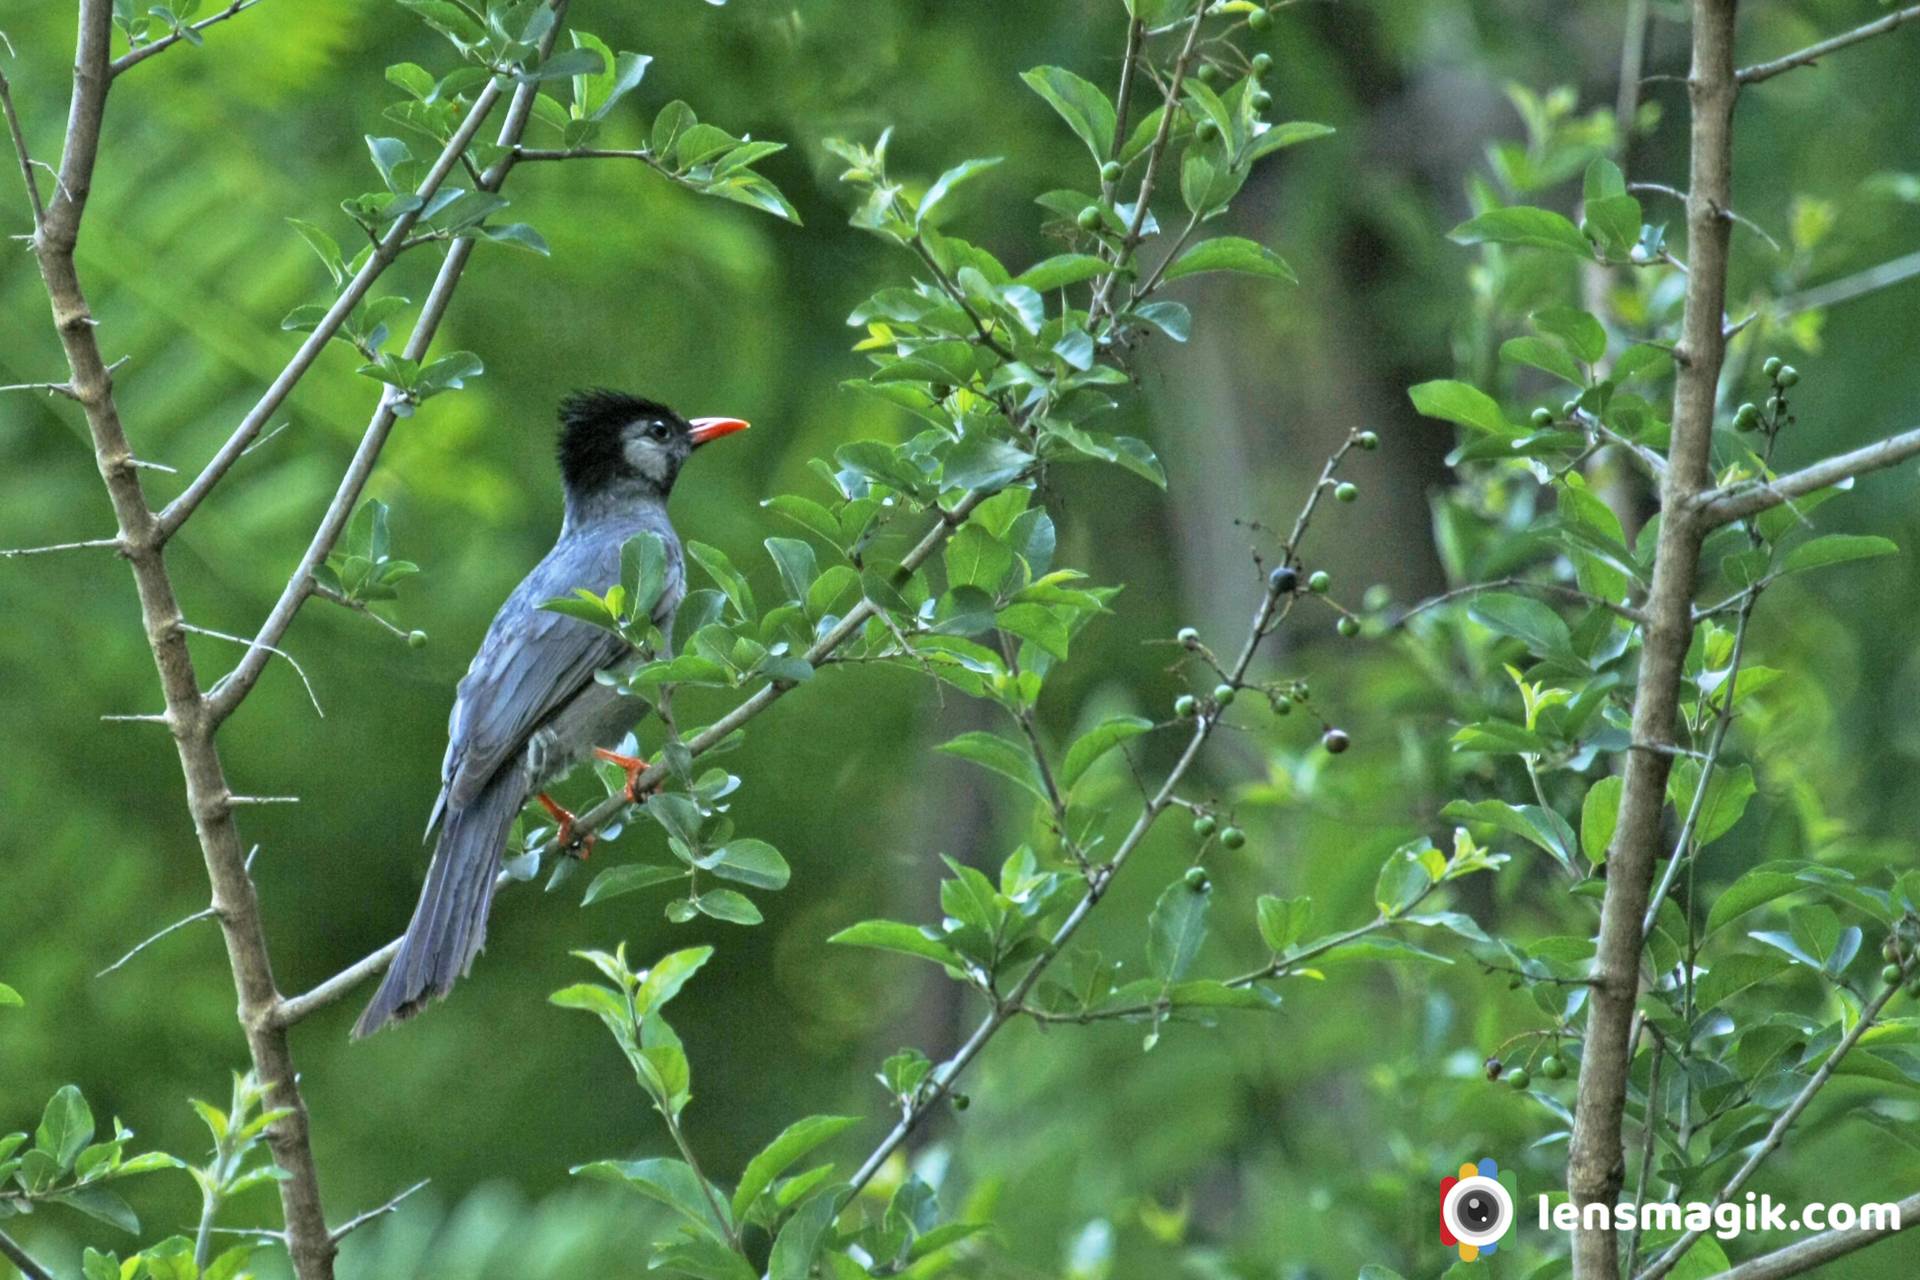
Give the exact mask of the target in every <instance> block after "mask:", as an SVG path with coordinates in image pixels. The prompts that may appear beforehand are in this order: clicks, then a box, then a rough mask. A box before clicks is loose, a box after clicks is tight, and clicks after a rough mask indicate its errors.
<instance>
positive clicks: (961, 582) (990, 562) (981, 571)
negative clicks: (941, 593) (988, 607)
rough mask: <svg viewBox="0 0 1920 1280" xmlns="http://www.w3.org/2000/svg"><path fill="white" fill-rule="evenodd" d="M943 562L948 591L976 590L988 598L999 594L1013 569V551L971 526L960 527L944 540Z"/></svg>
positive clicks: (984, 531) (979, 527)
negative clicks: (1002, 583) (1001, 584)
mask: <svg viewBox="0 0 1920 1280" xmlns="http://www.w3.org/2000/svg"><path fill="white" fill-rule="evenodd" d="M943 558H944V560H945V562H946V566H947V585H948V586H949V587H978V588H980V589H981V590H982V591H984V592H986V593H987V594H988V595H993V594H995V593H996V592H998V591H999V589H1000V583H1001V580H1002V579H1004V578H1005V577H1006V576H1007V571H1008V570H1009V569H1011V568H1013V549H1012V548H1011V547H1009V546H1007V545H1006V543H1004V542H1002V541H1000V540H999V539H998V538H996V537H994V536H993V535H992V534H991V533H988V532H987V531H986V529H985V528H984V527H983V526H981V525H977V524H973V523H968V524H964V525H962V526H960V529H959V531H958V532H957V533H955V534H954V535H953V537H952V538H950V539H948V540H947V546H946V551H945V552H944V556H943Z"/></svg>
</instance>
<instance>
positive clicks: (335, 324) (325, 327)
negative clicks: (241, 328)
mask: <svg viewBox="0 0 1920 1280" xmlns="http://www.w3.org/2000/svg"><path fill="white" fill-rule="evenodd" d="M524 87H525V86H522V88H524ZM500 92H501V90H500V86H499V83H498V82H497V81H494V80H489V81H488V82H487V84H486V87H484V88H483V89H481V90H480V92H479V93H477V94H476V95H474V99H473V105H472V106H471V107H469V108H468V109H467V114H466V117H465V118H464V119H462V120H461V122H460V127H459V128H457V129H455V130H454V132H453V136H452V137H451V138H449V139H448V140H447V144H446V146H444V147H442V148H441V150H440V154H439V156H438V157H437V158H436V159H435V160H434V162H433V165H432V167H431V168H429V169H428V170H427V173H426V176H425V177H423V178H422V179H421V180H420V185H419V186H418V187H416V188H415V189H414V192H413V194H414V195H416V196H418V197H419V198H420V201H421V202H422V205H423V204H424V203H425V202H427V201H430V200H431V199H432V197H433V195H434V193H435V192H437V191H439V189H440V186H441V184H442V183H443V182H444V181H445V180H446V178H447V175H448V174H449V173H451V172H452V171H453V168H454V166H455V165H456V164H457V163H458V162H459V159H460V157H461V156H462V155H464V154H465V153H466V150H467V147H468V145H469V144H470V143H472V141H473V139H474V135H475V134H477V133H478V132H479V130H480V126H481V125H482V124H484V123H485V122H486V118H487V116H488V114H489V113H491V112H492V110H493V105H494V103H495V102H496V101H498V100H499V97H500ZM516 97H517V91H516ZM515 136H518V135H517V134H516V135H515ZM501 172H502V175H503V176H504V173H505V170H504V169H502V171H501ZM496 185H497V184H496ZM422 205H416V206H415V207H414V208H413V209H412V210H411V211H409V212H407V213H404V214H402V215H400V216H399V217H398V218H395V219H394V220H393V225H392V226H391V227H389V228H388V230H387V233H386V236H385V237H384V238H383V239H382V240H381V241H380V242H379V244H378V245H377V246H376V247H375V249H374V251H373V253H372V254H371V255H370V256H369V257H368V258H367V260H366V262H365V263H364V264H362V265H361V267H360V270H358V271H357V272H355V273H354V276H353V279H351V280H349V281H347V283H346V285H345V287H344V288H342V289H341V291H340V296H339V297H337V298H335V299H334V301H333V305H331V306H330V307H328V308H327V313H326V315H324V316H322V317H321V318H320V320H319V322H318V323H317V324H315V325H314V327H313V331H312V332H311V333H309V334H308V335H307V336H306V338H305V340H304V341H302V342H301V344H300V346H299V349H298V350H296V351H295V352H294V353H293V358H292V359H290V360H288V361H287V363H286V367H284V368H283V369H281V370H280V373H279V376H277V377H276V378H274V380H273V382H272V383H271V384H270V385H269V386H268V387H267V389H266V391H265V392H263V393H262V394H261V396H260V399H259V400H258V401H257V402H256V403H255V404H254V406H253V408H251V409H249V410H247V414H246V416H245V417H244V418H242V419H241V420H240V425H239V426H237V427H235V428H234V429H233V434H232V435H230V436H228V437H227V439H226V442H225V443H224V444H222V445H221V446H220V448H219V450H218V451H216V452H215V453H214V455H213V457H212V458H211V459H210V460H209V461H208V462H207V465H206V466H205V467H203V468H202V469H201V471H200V474H199V475H197V476H195V477H194V478H193V482H192V483H191V484H189V485H188V486H187V487H186V488H185V489H184V490H182V491H181V494H180V496H179V497H177V498H175V499H174V500H173V501H172V502H170V503H168V504H167V506H166V509H165V510H164V511H162V512H161V513H160V518H159V524H158V536H159V538H160V539H161V540H162V541H165V540H166V539H167V538H170V537H172V536H173V534H174V533H175V532H176V531H177V530H178V529H179V528H180V526H181V525H182V524H185V523H186V521H187V519H188V518H189V517H190V516H192V515H193V513H194V510H195V509H196V508H197V507H199V505H200V504H201V503H202V502H203V501H205V500H206V497H207V495H208V494H209V493H211V492H212V491H213V487H214V486H215V485H217V484H219V483H220V480H221V478H222V477H223V476H225V475H226V474H227V472H228V470H230V469H231V468H232V466H233V464H234V463H235V462H237V461H239V460H240V455H242V454H243V453H245V452H246V451H247V447H248V446H249V445H251V444H252V443H253V439H254V437H255V436H257V435H259V434H260V432H261V430H262V429H263V428H264V427H265V426H266V425H267V420H268V419H270V418H271V417H272V416H273V415H274V414H275V413H277V412H278V411H279V409H280V406H281V405H282V404H283V403H285V401H286V398H287V397H288V396H289V395H291V394H292V393H293V389H294V387H296V386H298V385H299V383H300V380H301V379H302V378H304V377H306V375H307V370H309V369H311V368H312V367H313V363H314V361H316V360H318V359H319V358H320V353H321V352H322V351H324V350H325V349H326V346H327V344H328V343H329V342H331V341H332V340H333V337H334V335H335V334H336V333H338V332H339V330H340V326H341V325H343V324H345V323H346V321H347V317H348V316H349V315H351V314H352V313H353V309H354V308H355V307H357V306H359V305H360V302H361V300H362V299H363V298H365V297H366V296H367V293H368V291H369V290H371V289H372V288H373V286H374V283H375V282H376V281H378V280H379V279H380V276H381V274H382V273H383V272H385V271H386V269H387V268H388V267H389V266H391V265H392V264H393V260H394V259H395V258H397V257H398V256H399V255H400V250H401V248H402V247H403V246H404V245H405V244H406V241H407V236H408V234H409V233H410V232H411V231H412V230H413V227H414V224H415V223H416V222H418V221H419V218H420V214H421V212H422ZM461 243H463V244H468V245H471V243H472V242H471V241H462V242H461ZM456 247H457V246H456ZM469 251H470V250H469ZM449 260H451V255H449ZM462 261H463V262H464V256H463V258H462ZM442 271H443V272H444V271H445V268H444V267H442ZM456 274H457V273H456ZM424 319H425V317H424V316H423V317H422V320H423V321H424ZM429 331H431V330H429ZM415 332H416V333H417V332H419V327H418V325H416V327H415ZM410 345H411V344H410ZM407 354H408V356H409V357H410V358H413V359H418V358H419V357H418V354H417V353H415V352H412V351H409V352H408V353H407Z"/></svg>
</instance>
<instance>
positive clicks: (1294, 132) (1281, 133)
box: [1242, 120, 1334, 164]
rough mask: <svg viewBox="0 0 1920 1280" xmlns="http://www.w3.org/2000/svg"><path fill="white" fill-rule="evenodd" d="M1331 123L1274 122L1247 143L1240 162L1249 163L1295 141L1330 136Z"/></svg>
mask: <svg viewBox="0 0 1920 1280" xmlns="http://www.w3.org/2000/svg"><path fill="white" fill-rule="evenodd" d="M1333 132H1334V130H1333V126H1332V125H1325V124H1315V123H1314V122H1313V121H1311V120H1289V121H1287V122H1286V123H1285V124H1276V125H1274V126H1273V127H1272V128H1270V129H1266V130H1263V131H1262V132H1260V133H1257V134H1255V135H1254V137H1253V141H1252V142H1250V143H1248V144H1247V150H1246V154H1245V155H1244V156H1243V157H1242V163H1246V164H1251V163H1252V162H1253V161H1255V160H1258V159H1259V158H1260V157H1262V156H1264V155H1270V154H1272V153H1273V152H1275V151H1278V150H1280V149H1281V148H1282V147H1291V146H1293V145H1294V144H1295V143H1300V142H1311V141H1313V140H1314V139H1315V138H1326V137H1330V136H1332V134H1333Z"/></svg>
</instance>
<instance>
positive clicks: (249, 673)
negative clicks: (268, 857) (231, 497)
mask: <svg viewBox="0 0 1920 1280" xmlns="http://www.w3.org/2000/svg"><path fill="white" fill-rule="evenodd" d="M566 6H567V0H554V4H553V8H554V10H555V12H556V13H558V14H560V15H561V16H563V17H564V16H565V12H566ZM559 29H560V24H559V23H558V22H555V24H554V26H553V28H552V29H551V30H549V31H548V32H547V35H546V37H545V39H544V40H542V42H541V56H542V57H547V56H549V54H550V53H551V51H552V46H553V41H554V36H555V34H556V33H557V32H558V31H559ZM493 87H494V86H493V85H492V84H491V83H489V85H488V88H487V90H483V91H482V94H481V96H482V97H485V96H486V93H487V92H488V91H491V90H493ZM537 89H538V85H537V83H535V84H523V85H521V86H520V87H519V88H517V89H515V90H514V94H513V100H512V102H511V103H510V104H509V105H508V107H507V115H506V119H505V120H504V121H502V123H501V126H500V133H499V138H498V142H497V145H498V146H499V147H500V149H501V150H502V151H503V152H504V154H503V155H502V156H501V157H500V159H499V160H497V161H496V162H495V163H494V165H493V167H492V168H490V169H488V170H487V172H486V173H485V174H484V175H483V176H482V179H481V181H480V182H479V183H478V184H477V185H478V188H479V189H480V190H483V191H498V190H499V189H500V185H501V184H502V183H503V182H505V181H506V180H507V175H508V174H509V173H511V172H512V170H513V164H514V159H515V154H514V150H513V149H514V147H515V146H516V145H517V144H518V143H519V141H520V136H521V134H522V133H524V132H525V131H526V127H527V121H528V119H529V118H530V117H531V116H532V113H533V98H534V95H535V93H536V92H537ZM474 106H475V109H474V110H473V111H471V112H469V113H468V119H467V122H466V123H469V124H472V125H474V126H476V127H477V126H478V123H479V117H480V116H481V115H483V114H484V112H482V111H481V110H480V103H479V102H478V101H477V100H476V102H475V104H474ZM462 127H463V128H464V127H465V125H464V124H463V126H462ZM455 141H456V142H460V146H459V147H457V148H456V147H454V146H453V144H452V143H449V144H448V149H447V151H444V152H442V153H441V159H442V160H443V161H445V162H446V164H447V165H448V166H451V164H452V163H453V161H452V156H453V155H454V154H457V153H458V152H460V151H464V150H465V147H466V143H465V142H464V141H461V140H460V139H459V138H458V137H456V138H455ZM429 177H431V175H429ZM395 225H396V227H398V226H399V224H397V223H396V224H395ZM400 230H401V231H402V232H404V228H400ZM395 243H396V244H397V241H395ZM474 244H475V241H474V240H472V239H466V240H456V241H454V243H453V246H452V247H451V248H449V249H448V250H447V256H446V258H445V260H443V261H442V262H441V264H440V271H439V274H437V275H436V276H435V277H434V281H433V287H432V288H431V289H430V290H429V291H428V293H427V299H426V302H425V303H423V304H422V305H421V308H420V315H419V318H418V319H417V320H415V321H414V325H413V332H412V333H411V334H409V335H408V337H407V341H406V345H405V346H404V347H403V348H402V349H401V354H402V355H403V356H405V357H406V358H407V359H409V360H416V361H417V360H419V359H421V358H422V357H423V356H424V355H425V354H426V352H427V349H428V348H429V347H430V346H431V345H432V343H433V339H434V335H435V334H437V333H438V332H439V331H440V322H441V320H442V319H444V318H445V316H446V313H447V307H448V305H449V304H450V303H451V302H452V301H453V291H454V289H455V288H456V287H458V285H459V283H460V277H461V275H462V273H464V272H465V271H466V268H467V262H468V260H469V259H470V258H471V257H472V256H473V247H474ZM378 256H379V255H378V254H375V257H376V258H377V257H378ZM291 368H292V366H289V369H291ZM285 376H286V375H285V374H283V375H282V380H284V378H285ZM276 385H277V383H276ZM269 399H271V393H269ZM267 404H268V401H267V400H262V401H261V405H262V406H266V405H267ZM396 404H397V401H396V400H395V398H394V393H393V392H392V390H391V389H389V390H388V391H387V393H385V394H383V395H382V396H381V398H380V403H379V405H378V406H377V407H376V408H375V409H374V412H373V417H372V419H371V420H370V421H369V422H368V423H367V429H366V431H365V432H363V433H362V434H361V437H360V444H359V447H358V448H356V449H355V450H354V454H353V459H352V461H351V462H349V463H348V464H347V470H346V472H345V474H344V475H342V476H341V477H340V486H339V488H338V489H337V490H335V492H334V496H333V501H332V502H331V503H330V504H329V505H328V507H327V510H326V513H325V514H324V515H323V516H322V517H321V520H320V525H319V527H318V528H317V529H315V530H314V534H313V538H312V540H311V541H310V542H309V543H308V544H307V550H306V553H305V554H304V555H302V556H301V558H300V563H299V565H298V566H296V567H295V569H294V571H293V573H292V574H291V575H289V576H288V578H287V585H286V587H285V588H283V589H282V591H281V592H280V598H279V599H278V600H276V601H275V602H274V606H273V609H272V610H271V611H270V612H269V613H268V615H267V620H266V621H265V622H263V623H262V624H261V625H260V631H259V634H258V635H257V636H256V637H255V639H254V642H253V646H252V648H250V649H249V650H248V651H247V654H246V656H245V657H243V658H242V659H241V660H240V662H239V664H238V665H237V666H235V667H234V669H233V670H232V671H231V672H230V673H229V674H228V677H227V678H226V679H225V680H223V681H222V682H221V687H220V691H219V693H218V695H217V696H210V697H209V698H208V700H207V702H208V706H207V713H208V715H209V717H210V718H211V720H212V721H213V723H214V724H216V725H218V724H220V723H221V722H222V721H224V720H225V719H226V718H227V717H228V716H230V715H232V714H233V712H234V710H235V709H236V708H237V707H238V706H239V705H240V703H241V702H242V701H244V700H245V698H246V696H247V694H248V693H249V692H251V691H252V689H253V686H254V684H255V682H257V681H258V680H259V679H260V674H261V672H262V671H264V670H265V669H266V664H267V657H268V655H269V654H270V653H271V650H272V646H273V645H275V644H277V643H279V641H280V638H281V637H282V636H284V635H285V634H286V633H287V628H289V627H291V626H292V625H293V620H294V617H295V616H296V615H297V614H299V612H300V607H301V606H302V605H304V604H305V603H306V601H307V597H308V596H309V595H310V594H311V593H312V591H313V586H314V578H313V573H314V570H315V569H318V568H319V567H320V565H321V563H322V562H323V561H325V560H326V558H327V555H328V554H329V553H330V552H331V551H332V550H333V546H334V543H335V542H337V541H338V540H339V538H340V535H341V533H342V532H344V531H345V529H346V527H347V521H348V520H349V519H350V518H351V517H352V515H353V509H354V506H355V504H356V503H358V502H359V500H360V495H361V493H362V492H364V491H365V489H366V485H367V480H368V478H369V477H371V476H372V474H373V468H374V464H375V463H376V462H378V461H379V459H380V452H381V450H382V449H384V448H385V447H386V443H387V437H388V435H389V434H391V433H392V431H393V426H394V423H395V422H396V421H398V414H397V413H396V411H395V406H396ZM277 406H278V401H277V400H275V401H273V407H277ZM267 412H271V409H270V408H269V409H268V410H267ZM256 416H257V417H258V422H257V423H255V425H254V428H253V429H254V430H255V431H257V430H258V429H259V423H264V422H265V421H266V415H265V413H262V412H260V407H259V406H256V409H255V411H254V412H253V413H250V414H248V420H249V421H250V422H252V421H253V420H254V419H255V418H256ZM243 436H245V437H246V438H251V433H250V432H247V431H246V424H245V423H243V424H242V427H241V430H239V431H236V432H235V433H234V436H233V438H232V439H231V440H229V441H228V442H227V445H226V446H223V447H222V450H221V457H222V458H224V457H226V455H227V453H228V451H229V450H231V451H232V455H233V457H232V458H227V459H226V462H225V464H224V465H221V458H216V459H215V460H214V461H213V462H210V463H208V464H207V472H204V473H202V476H203V479H206V485H205V488H211V487H212V484H213V482H214V481H216V480H218V479H219V474H218V473H217V472H216V471H215V468H216V467H218V468H219V471H221V472H223V471H224V470H225V468H226V467H227V466H231V465H232V462H233V458H237V457H238V456H239V453H240V447H239V445H237V444H236V442H240V445H243V444H244V440H243ZM209 476H210V477H211V478H207V477H209ZM194 483H195V485H200V484H201V481H200V480H196V481H195V482H194ZM190 492H191V490H189V493H190ZM202 493H203V495H204V489H203V490H202ZM187 496H188V494H186V493H183V494H181V496H180V498H179V499H178V500H176V502H175V504H174V505H175V506H178V505H179V504H180V502H183V501H185V500H186V498H187ZM169 510H172V508H171V507H170V508H169ZM188 510H189V512H190V511H191V508H188ZM181 519H185V516H184V515H183V516H181ZM175 527H177V522H176V526H175Z"/></svg>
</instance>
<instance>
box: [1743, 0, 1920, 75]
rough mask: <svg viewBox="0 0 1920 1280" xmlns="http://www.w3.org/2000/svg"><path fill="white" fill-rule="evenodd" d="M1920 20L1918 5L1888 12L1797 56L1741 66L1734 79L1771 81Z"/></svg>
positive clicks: (1808, 47) (1804, 50) (1800, 52)
mask: <svg viewBox="0 0 1920 1280" xmlns="http://www.w3.org/2000/svg"><path fill="white" fill-rule="evenodd" d="M1915 18H1920V4H1917V5H1914V6H1913V7H1911V8H1908V9H1901V10H1899V11H1897V12H1895V13H1890V14H1888V15H1887V16H1886V17H1884V18H1877V19H1875V20H1874V21H1872V22H1869V23H1866V24H1865V25H1863V26H1858V27H1855V28H1854V29H1853V30H1851V31H1848V32H1846V33H1844V34H1842V35H1837V36H1834V37H1832V38H1831V39H1828V40H1822V41H1821V42H1820V43H1819V44H1810V45H1808V46H1807V47H1806V48H1804V49H1802V50H1800V51H1799V52H1798V53H1790V54H1788V55H1787V56H1786V57H1784V58H1775V59H1774V60H1773V61H1772V62H1758V63H1755V64H1754V65H1753V66H1750V67H1742V68H1740V70H1739V72H1738V73H1737V76H1736V78H1737V79H1738V80H1739V82H1740V83H1741V84H1742V85H1743V86H1744V85H1750V84H1759V83H1760V82H1761V81H1762V80H1771V79H1773V78H1774V77H1775V76H1777V75H1779V74H1780V73H1781V72H1783V71H1791V70H1793V69H1794V68H1795V67H1810V66H1812V65H1813V64H1814V63H1816V62H1818V61H1819V60H1820V59H1822V58H1824V57H1826V56H1827V55H1828V54H1830V53H1838V52H1839V51H1840V50H1842V49H1845V48H1847V47H1848V46H1849V45H1856V44H1859V43H1860V42H1861V41H1862V40H1871V39H1873V38H1874V37H1875V36H1879V35H1885V34H1886V33H1887V32H1889V31H1892V30H1893V29H1894V28H1895V27H1898V26H1900V25H1901V24H1902V23H1907V22H1912V21H1913V20H1914V19H1915Z"/></svg>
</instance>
